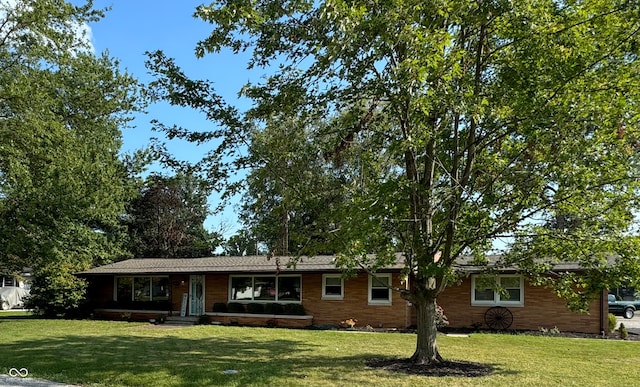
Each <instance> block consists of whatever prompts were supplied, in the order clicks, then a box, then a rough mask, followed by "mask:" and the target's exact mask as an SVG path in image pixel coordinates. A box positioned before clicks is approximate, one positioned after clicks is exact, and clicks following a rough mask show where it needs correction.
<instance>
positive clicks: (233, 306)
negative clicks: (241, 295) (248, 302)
mask: <svg viewBox="0 0 640 387" xmlns="http://www.w3.org/2000/svg"><path fill="white" fill-rule="evenodd" d="M245 312H246V311H245V309H244V304H241V303H239V302H230V303H229V304H227V313H245Z"/></svg>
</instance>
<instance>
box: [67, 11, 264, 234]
mask: <svg viewBox="0 0 640 387" xmlns="http://www.w3.org/2000/svg"><path fill="white" fill-rule="evenodd" d="M74 3H82V2H81V1H79V0H78V1H74ZM199 4H202V2H201V1H188V0H172V1H170V0H95V3H94V5H95V8H105V7H111V10H110V11H108V12H107V13H106V17H105V18H104V19H102V20H101V21H99V22H97V23H91V24H90V25H89V27H90V29H91V35H92V43H93V46H94V47H95V50H96V52H97V53H100V52H104V51H108V52H109V55H110V56H111V57H113V58H116V59H118V60H119V61H120V65H121V68H122V69H124V70H127V71H128V72H129V73H131V74H132V75H134V76H135V77H136V78H138V79H139V80H141V81H143V82H145V83H146V82H149V81H150V80H151V77H150V75H149V74H148V71H147V70H146V68H145V66H144V62H145V59H146V57H145V55H144V53H145V52H146V51H154V50H158V49H160V50H163V51H164V52H165V54H166V55H167V56H168V57H172V58H175V60H176V63H177V64H178V65H179V66H181V67H182V68H183V70H184V71H185V72H186V73H187V74H188V75H189V76H190V77H192V78H198V79H209V80H211V81H213V82H214V84H215V87H216V90H217V92H218V94H220V95H222V96H223V97H225V99H227V100H228V101H230V102H232V103H233V104H234V105H236V106H237V107H238V108H239V109H240V110H243V109H245V108H246V107H247V102H246V101H241V100H239V99H238V98H237V92H238V90H240V88H241V87H242V85H244V84H245V83H246V82H247V81H248V80H250V79H251V80H254V81H255V80H256V79H258V78H259V76H260V73H259V72H256V71H254V72H253V73H251V72H249V71H248V70H247V69H246V63H247V55H233V54H232V53H229V52H222V53H220V54H215V55H207V56H205V57H204V58H201V59H197V58H196V57H195V54H194V52H195V46H196V43H197V42H198V41H199V40H201V39H203V38H205V37H207V36H208V34H209V32H210V31H211V29H212V26H211V25H210V24H207V23H205V22H203V21H201V20H199V19H195V18H193V16H192V15H193V12H194V10H195V8H196V6H198V5H199ZM147 110H148V112H147V114H140V115H137V116H136V118H135V121H134V122H133V124H132V125H133V126H134V127H133V128H131V129H124V130H123V140H124V145H123V149H122V150H123V152H131V151H133V150H135V149H139V148H143V147H145V146H147V145H148V143H149V140H150V138H151V137H159V138H163V136H162V133H158V132H154V131H152V129H151V124H150V121H151V120H152V119H154V118H155V119H158V120H160V121H162V122H164V123H165V124H179V125H182V126H184V127H187V128H193V129H198V130H202V129H203V128H204V129H206V128H207V127H210V126H211V125H213V124H212V123H210V122H207V121H206V120H204V119H203V117H202V116H201V115H199V114H198V113H197V112H195V111H190V110H186V109H179V108H174V107H171V106H168V105H167V104H157V105H153V106H149V108H148V109H147ZM168 145H169V150H170V151H171V153H173V154H174V155H176V156H177V157H178V158H181V159H184V160H189V161H197V160H198V159H199V158H200V157H201V156H202V155H203V154H204V153H206V152H207V151H208V150H209V149H210V146H207V145H206V144H205V145H203V146H200V147H197V146H195V145H193V144H188V143H186V142H179V141H175V140H172V141H171V142H170V143H168ZM216 201H217V198H216V196H215V195H214V196H212V197H211V198H210V204H211V205H215V204H216V203H215V202H216ZM221 223H223V224H225V225H226V226H227V228H228V230H227V233H226V236H227V237H228V236H230V235H232V234H233V233H235V231H236V230H237V228H238V227H239V226H238V223H237V216H236V214H235V212H234V211H233V208H231V207H230V208H227V210H226V211H224V213H222V214H219V215H215V216H211V217H209V219H207V222H206V223H205V226H206V227H207V228H208V229H210V230H211V229H217V228H218V227H219V225H220V224H221Z"/></svg>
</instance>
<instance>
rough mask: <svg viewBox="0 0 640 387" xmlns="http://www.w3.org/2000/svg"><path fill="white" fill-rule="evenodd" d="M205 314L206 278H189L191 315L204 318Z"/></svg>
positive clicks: (198, 276)
mask: <svg viewBox="0 0 640 387" xmlns="http://www.w3.org/2000/svg"><path fill="white" fill-rule="evenodd" d="M203 314H204V276H203V275H192V276H190V277H189V315H190V316H202V315H203Z"/></svg>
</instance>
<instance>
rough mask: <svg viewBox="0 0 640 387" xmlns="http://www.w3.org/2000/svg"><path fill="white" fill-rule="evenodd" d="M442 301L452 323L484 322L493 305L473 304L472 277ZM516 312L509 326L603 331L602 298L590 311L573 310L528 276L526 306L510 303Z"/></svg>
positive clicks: (444, 296) (440, 299)
mask: <svg viewBox="0 0 640 387" xmlns="http://www.w3.org/2000/svg"><path fill="white" fill-rule="evenodd" d="M438 304H439V305H440V306H442V308H443V309H444V313H445V315H446V316H447V318H448V319H449V326H450V327H458V328H463V327H464V328H466V327H472V326H473V324H474V323H481V324H482V328H487V326H486V324H485V323H484V313H485V311H486V310H487V309H489V306H472V305H471V279H470V278H467V279H465V280H464V281H463V282H462V283H461V284H460V285H458V286H453V287H450V288H448V289H447V290H445V291H444V293H442V294H441V295H440V297H438ZM508 308H509V310H510V311H511V312H512V313H513V324H512V325H511V327H510V328H509V329H517V330H539V329H540V328H546V329H551V328H554V327H557V328H558V329H559V330H560V331H561V332H583V333H594V334H598V333H600V301H598V300H597V301H594V302H593V303H592V304H591V305H590V313H588V314H585V313H576V312H572V311H570V310H569V309H568V308H567V306H566V302H565V301H564V300H563V299H561V298H559V297H558V296H556V295H555V294H554V293H553V292H552V291H551V290H549V289H547V288H544V287H539V286H531V285H530V284H529V283H528V281H526V280H525V286H524V306H523V307H515V306H509V307H508Z"/></svg>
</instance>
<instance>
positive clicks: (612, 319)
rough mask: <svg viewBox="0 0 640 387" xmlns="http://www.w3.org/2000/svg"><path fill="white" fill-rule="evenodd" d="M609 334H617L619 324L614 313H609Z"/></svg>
mask: <svg viewBox="0 0 640 387" xmlns="http://www.w3.org/2000/svg"><path fill="white" fill-rule="evenodd" d="M608 317H609V332H615V330H616V324H618V321H617V320H616V316H614V315H613V313H609V316H608Z"/></svg>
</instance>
